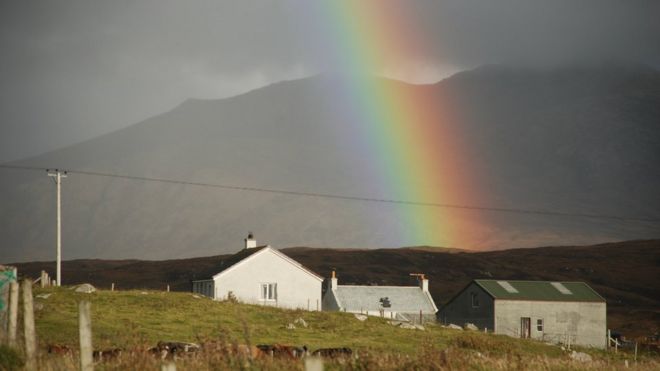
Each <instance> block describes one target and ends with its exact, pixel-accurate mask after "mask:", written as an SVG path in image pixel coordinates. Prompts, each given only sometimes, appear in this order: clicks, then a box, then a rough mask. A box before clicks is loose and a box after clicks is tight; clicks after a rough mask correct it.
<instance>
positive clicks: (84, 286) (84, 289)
mask: <svg viewBox="0 0 660 371" xmlns="http://www.w3.org/2000/svg"><path fill="white" fill-rule="evenodd" d="M75 291H76V292H82V293H85V294H91V293H93V292H94V291H96V287H94V286H92V285H90V284H89V283H83V284H82V285H78V286H76V289H75Z"/></svg>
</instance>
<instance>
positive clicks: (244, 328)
mask: <svg viewBox="0 0 660 371" xmlns="http://www.w3.org/2000/svg"><path fill="white" fill-rule="evenodd" d="M43 294H50V295H49V296H48V297H47V298H44V297H43V296H44V295H43ZM35 295H36V299H35V300H36V305H35V306H36V308H37V312H36V323H37V334H38V337H39V343H40V345H41V348H42V349H46V347H47V345H50V344H60V345H66V346H69V347H71V348H75V347H77V338H78V335H77V303H78V302H79V301H80V300H88V301H90V302H91V303H92V313H93V314H92V328H93V341H94V345H95V348H96V349H108V348H115V347H119V348H123V349H125V350H136V351H137V350H140V349H142V350H144V349H147V348H148V347H150V346H154V345H155V344H156V343H157V342H158V341H160V340H165V341H187V342H197V343H201V344H204V343H206V344H210V343H214V344H218V343H223V344H252V345H256V344H289V345H297V346H302V345H307V347H308V348H310V349H311V350H314V349H318V348H324V347H350V348H351V349H353V350H354V351H355V352H356V353H357V354H358V355H359V357H358V358H357V359H352V360H345V361H343V363H339V362H338V361H335V362H330V363H329V364H328V366H330V367H329V368H335V367H336V368H357V369H382V368H399V369H400V368H420V367H432V366H435V367H441V368H442V367H447V368H466V367H474V368H477V369H493V368H500V369H503V368H508V367H510V366H511V367H518V366H520V367H524V368H529V367H531V368H561V369H573V368H591V369H608V368H610V369H613V368H615V366H617V365H621V364H622V363H623V359H624V358H626V357H629V355H626V354H623V353H619V354H618V355H617V356H613V355H611V354H607V353H605V352H603V351H595V350H584V349H583V351H586V352H588V353H590V354H591V355H592V356H593V357H594V361H593V362H591V363H589V364H582V363H579V362H576V361H573V360H571V359H570V356H569V354H568V353H567V352H565V351H563V350H562V349H561V348H560V347H558V346H555V345H547V344H543V343H539V342H535V341H530V340H521V339H513V338H509V337H506V336H496V335H491V334H482V333H476V332H468V331H461V330H451V329H446V328H442V327H440V326H437V325H434V324H427V325H426V328H425V329H424V330H419V329H417V330H411V329H404V328H399V327H396V326H393V325H391V324H390V323H388V321H387V320H386V319H381V318H374V317H370V318H368V319H367V320H365V321H359V320H358V319H356V318H355V317H354V316H353V315H351V314H347V313H327V312H306V311H294V310H283V309H279V308H272V307H262V306H255V305H245V304H240V303H232V302H215V301H212V300H209V299H206V298H201V297H196V296H194V295H193V294H190V293H175V292H163V291H139V290H137V291H114V292H111V291H97V292H95V293H92V294H83V293H76V292H74V291H73V290H71V289H69V288H67V287H63V288H49V289H37V290H36V292H35ZM300 318H302V319H304V321H305V322H306V324H307V325H308V326H307V327H304V326H303V325H301V324H300V322H298V324H297V325H296V328H295V329H288V328H287V325H288V324H289V323H294V322H295V321H296V320H298V319H300ZM215 349H217V348H215ZM128 353H129V352H124V354H123V355H122V356H121V357H120V358H119V359H116V360H114V361H112V362H110V363H107V364H104V367H106V368H110V369H114V368H118V369H119V368H124V367H140V368H146V369H149V368H152V369H156V368H157V367H158V366H159V364H160V362H161V361H160V360H159V359H155V358H154V357H153V356H150V355H148V354H147V353H139V352H136V353H134V354H132V355H128ZM223 357H225V358H223ZM236 357H239V356H237V355H227V354H225V356H220V355H218V353H217V352H214V353H213V354H211V352H209V351H207V350H205V351H202V353H201V354H200V355H199V356H198V357H196V358H194V359H182V360H179V361H178V362H180V363H181V368H182V369H190V368H196V369H197V368H202V369H204V368H227V367H234V366H236V365H237V364H235V363H232V362H236ZM239 358H240V357H239ZM66 359H69V358H66ZM66 359H64V360H63V358H62V357H60V356H54V355H44V356H42V359H41V362H42V364H43V365H50V366H48V367H59V366H61V365H62V362H70V361H66ZM136 362H137V363H136ZM241 362H243V363H240V367H247V368H273V369H278V368H286V369H300V368H302V365H303V363H302V362H301V361H298V360H280V361H272V360H270V361H269V360H253V359H241ZM264 362H265V363H264ZM644 362H645V363H643V365H646V366H649V367H651V366H657V363H654V362H655V360H654V359H653V358H645V359H644ZM138 364H139V366H138ZM52 365H55V366H52ZM58 365H59V366H58ZM65 366H66V364H65Z"/></svg>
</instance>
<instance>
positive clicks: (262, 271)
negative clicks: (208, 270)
mask: <svg viewBox="0 0 660 371" xmlns="http://www.w3.org/2000/svg"><path fill="white" fill-rule="evenodd" d="M322 283H323V277H321V276H319V275H317V274H316V273H314V272H312V271H310V270H309V269H307V268H305V267H304V266H302V265H301V264H300V263H298V262H297V261H295V260H293V259H291V258H290V257H288V256H286V255H285V254H283V253H281V252H279V251H277V250H276V249H274V248H272V247H270V246H269V245H264V246H257V242H256V240H255V239H254V237H253V236H252V234H250V235H249V236H248V237H247V238H246V239H245V247H244V248H243V249H242V250H241V251H239V252H237V253H236V254H234V255H232V256H231V257H229V258H228V259H226V260H224V261H223V262H222V266H221V267H220V268H219V271H218V273H216V274H215V275H213V277H211V278H210V279H206V280H198V281H193V283H192V291H193V292H194V293H197V294H201V295H205V296H208V297H210V298H213V299H215V300H226V299H230V298H232V299H236V300H238V301H240V302H243V303H250V304H259V305H269V306H277V307H282V308H291V309H306V310H321V286H322Z"/></svg>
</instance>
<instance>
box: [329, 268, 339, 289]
mask: <svg viewBox="0 0 660 371" xmlns="http://www.w3.org/2000/svg"><path fill="white" fill-rule="evenodd" d="M337 281H338V280H337V274H336V273H335V271H332V278H330V290H336V289H337Z"/></svg>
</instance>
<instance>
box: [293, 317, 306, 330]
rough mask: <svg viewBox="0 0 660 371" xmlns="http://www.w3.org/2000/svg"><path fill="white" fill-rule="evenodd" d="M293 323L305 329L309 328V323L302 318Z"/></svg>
mask: <svg viewBox="0 0 660 371" xmlns="http://www.w3.org/2000/svg"><path fill="white" fill-rule="evenodd" d="M293 323H295V324H298V325H300V326H302V327H304V328H307V326H308V324H307V322H306V321H305V320H304V319H303V318H302V317H298V318H296V320H295V321H293Z"/></svg>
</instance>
